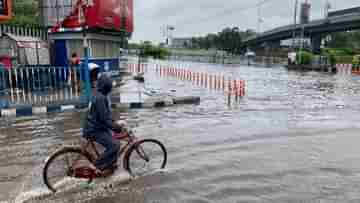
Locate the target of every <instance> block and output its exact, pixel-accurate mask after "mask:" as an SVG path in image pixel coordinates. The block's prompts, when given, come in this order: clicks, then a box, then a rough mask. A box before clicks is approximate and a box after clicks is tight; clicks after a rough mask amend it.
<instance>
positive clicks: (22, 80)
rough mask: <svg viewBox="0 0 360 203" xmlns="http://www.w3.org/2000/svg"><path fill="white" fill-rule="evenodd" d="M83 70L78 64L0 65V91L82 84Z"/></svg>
mask: <svg viewBox="0 0 360 203" xmlns="http://www.w3.org/2000/svg"><path fill="white" fill-rule="evenodd" d="M84 78H85V71H84V70H83V69H82V68H81V67H80V66H78V67H77V66H72V67H58V66H49V65H33V66H32V65H26V66H18V67H16V68H11V69H9V70H7V69H5V68H1V67H0V91H6V90H12V89H18V90H19V89H20V90H23V91H44V90H49V89H52V90H53V89H61V88H65V87H75V88H76V87H78V88H80V86H81V85H82V82H83V81H84Z"/></svg>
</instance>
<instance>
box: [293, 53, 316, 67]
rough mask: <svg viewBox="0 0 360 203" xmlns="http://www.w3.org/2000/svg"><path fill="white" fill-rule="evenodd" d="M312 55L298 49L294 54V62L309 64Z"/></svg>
mask: <svg viewBox="0 0 360 203" xmlns="http://www.w3.org/2000/svg"><path fill="white" fill-rule="evenodd" d="M313 58H314V55H313V54H312V53H311V52H308V51H300V52H298V53H297V54H296V62H297V64H300V65H309V64H311V62H312V60H313Z"/></svg>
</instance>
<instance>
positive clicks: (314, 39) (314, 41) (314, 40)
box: [311, 35, 322, 54]
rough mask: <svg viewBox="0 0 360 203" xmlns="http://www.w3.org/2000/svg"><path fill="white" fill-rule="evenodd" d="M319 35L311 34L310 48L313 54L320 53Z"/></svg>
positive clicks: (320, 37) (320, 38)
mask: <svg viewBox="0 0 360 203" xmlns="http://www.w3.org/2000/svg"><path fill="white" fill-rule="evenodd" d="M321 40H322V36H321V35H313V36H311V49H312V51H313V53H314V54H320V53H321Z"/></svg>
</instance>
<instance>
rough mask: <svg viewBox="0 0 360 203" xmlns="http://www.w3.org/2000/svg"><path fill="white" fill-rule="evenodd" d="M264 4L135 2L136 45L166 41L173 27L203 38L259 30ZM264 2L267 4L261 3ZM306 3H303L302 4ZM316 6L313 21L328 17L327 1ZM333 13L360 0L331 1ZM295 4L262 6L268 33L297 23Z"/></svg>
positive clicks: (317, 0)
mask: <svg viewBox="0 0 360 203" xmlns="http://www.w3.org/2000/svg"><path fill="white" fill-rule="evenodd" d="M259 1H260V0H221V1H219V0H134V12H135V13H134V16H135V32H134V33H133V37H132V41H136V42H139V41H144V40H150V41H154V42H160V41H163V40H164V36H163V34H162V29H163V28H164V26H165V25H173V26H174V27H175V31H174V33H173V36H174V37H190V36H202V35H205V34H207V33H216V32H218V31H220V30H221V29H223V28H225V27H227V26H237V27H239V28H240V29H241V30H246V29H254V30H256V29H257V16H258V9H257V7H256V4H257V2H259ZM261 1H263V0H261ZM300 1H302V0H300ZM309 2H311V4H312V8H311V18H312V19H315V18H320V17H322V16H323V15H324V5H325V2H326V0H309ZM329 2H330V3H331V6H332V9H331V10H337V9H343V8H349V7H355V6H360V1H359V0H329ZM294 4H295V0H267V2H266V3H264V4H263V5H262V6H261V9H260V13H261V18H262V19H263V23H261V26H260V28H261V29H260V30H261V31H265V30H268V29H272V28H275V27H277V26H281V25H287V24H290V23H292V22H293V17H292V16H293V15H294V14H293V13H294Z"/></svg>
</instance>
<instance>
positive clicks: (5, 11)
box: [0, 0, 12, 22]
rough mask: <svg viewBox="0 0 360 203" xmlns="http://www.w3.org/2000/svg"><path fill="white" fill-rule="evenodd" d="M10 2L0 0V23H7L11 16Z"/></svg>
mask: <svg viewBox="0 0 360 203" xmlns="http://www.w3.org/2000/svg"><path fill="white" fill-rule="evenodd" d="M11 7H12V0H0V22H4V21H8V20H10V19H11V15H12V8H11Z"/></svg>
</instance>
